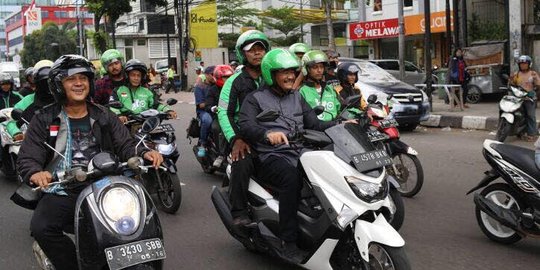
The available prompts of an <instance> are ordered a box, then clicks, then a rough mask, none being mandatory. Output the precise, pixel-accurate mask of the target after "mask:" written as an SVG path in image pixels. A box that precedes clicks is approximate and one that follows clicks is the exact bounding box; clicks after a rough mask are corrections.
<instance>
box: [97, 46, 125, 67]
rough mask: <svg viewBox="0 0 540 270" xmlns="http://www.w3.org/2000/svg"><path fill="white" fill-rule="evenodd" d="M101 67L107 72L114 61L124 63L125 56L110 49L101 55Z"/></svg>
mask: <svg viewBox="0 0 540 270" xmlns="http://www.w3.org/2000/svg"><path fill="white" fill-rule="evenodd" d="M100 60H101V66H102V67H103V68H105V70H107V67H108V66H109V64H111V63H112V62H114V61H120V62H124V56H123V55H122V53H121V52H120V51H118V50H117V49H109V50H106V51H105V52H103V54H102V55H101V59H100Z"/></svg>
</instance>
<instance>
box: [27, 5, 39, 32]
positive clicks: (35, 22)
mask: <svg viewBox="0 0 540 270" xmlns="http://www.w3.org/2000/svg"><path fill="white" fill-rule="evenodd" d="M30 8H31V9H28V10H27V11H26V12H25V14H24V15H25V16H26V35H28V34H31V33H32V32H34V31H35V30H38V29H41V8H36V7H34V8H32V7H30Z"/></svg>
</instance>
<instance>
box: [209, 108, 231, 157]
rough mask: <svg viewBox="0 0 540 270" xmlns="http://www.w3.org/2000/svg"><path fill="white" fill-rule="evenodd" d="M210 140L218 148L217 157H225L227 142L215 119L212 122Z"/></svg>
mask: <svg viewBox="0 0 540 270" xmlns="http://www.w3.org/2000/svg"><path fill="white" fill-rule="evenodd" d="M212 139H213V140H214V143H215V144H216V146H217V148H218V153H219V155H220V156H222V157H225V156H226V155H227V141H226V140H225V136H224V135H223V133H222V132H221V127H220V126H219V121H218V119H217V118H216V117H214V121H213V122H212Z"/></svg>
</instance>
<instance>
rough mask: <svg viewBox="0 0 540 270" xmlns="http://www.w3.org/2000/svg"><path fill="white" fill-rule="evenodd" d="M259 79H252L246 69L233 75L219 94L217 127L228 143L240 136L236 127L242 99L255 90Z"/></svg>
mask: <svg viewBox="0 0 540 270" xmlns="http://www.w3.org/2000/svg"><path fill="white" fill-rule="evenodd" d="M260 80H261V77H259V78H258V79H253V78H252V77H251V76H250V75H249V73H248V72H247V70H246V69H242V71H241V72H239V73H235V74H233V75H232V76H231V77H230V78H229V79H228V80H227V81H226V82H225V85H224V86H223V88H222V89H221V93H220V94H219V103H218V112H217V116H218V120H219V126H220V127H221V130H222V131H223V134H224V135H225V138H226V139H227V141H228V142H229V143H233V142H234V140H235V139H236V138H237V136H239V134H240V128H239V127H238V114H239V111H240V106H242V102H243V101H244V98H245V97H246V96H247V95H248V94H249V93H251V92H253V91H255V90H257V88H259V85H260Z"/></svg>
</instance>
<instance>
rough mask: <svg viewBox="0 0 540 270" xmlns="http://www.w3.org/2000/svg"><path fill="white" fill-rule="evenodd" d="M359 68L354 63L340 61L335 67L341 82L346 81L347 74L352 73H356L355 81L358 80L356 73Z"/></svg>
mask: <svg viewBox="0 0 540 270" xmlns="http://www.w3.org/2000/svg"><path fill="white" fill-rule="evenodd" d="M359 72H360V68H359V67H358V65H356V64H354V63H341V64H340V65H339V66H338V68H337V77H338V80H339V81H340V82H341V83H348V80H347V75H348V74H350V73H353V74H355V75H356V80H355V81H354V82H355V83H356V82H358V73H359Z"/></svg>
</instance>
